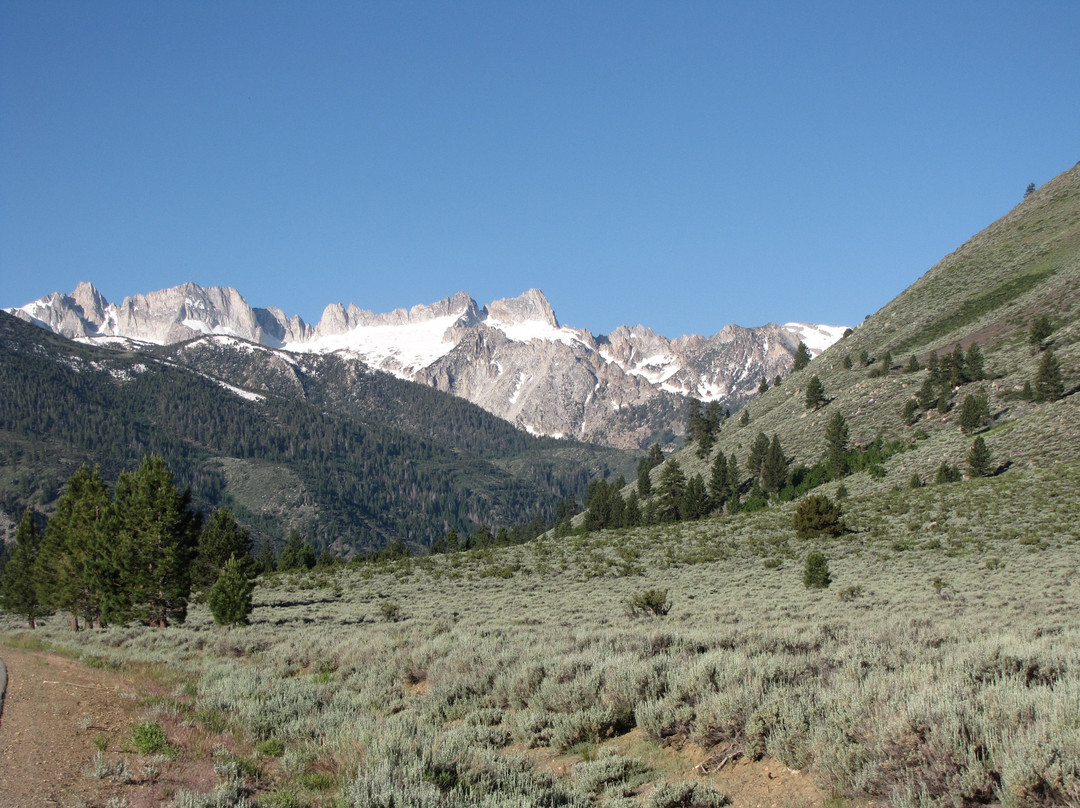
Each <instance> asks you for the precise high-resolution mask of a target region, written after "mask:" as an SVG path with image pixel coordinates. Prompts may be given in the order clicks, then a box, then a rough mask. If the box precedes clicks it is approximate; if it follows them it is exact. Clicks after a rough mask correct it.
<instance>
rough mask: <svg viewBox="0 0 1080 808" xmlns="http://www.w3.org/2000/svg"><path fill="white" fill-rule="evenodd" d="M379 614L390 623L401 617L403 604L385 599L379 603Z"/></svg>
mask: <svg viewBox="0 0 1080 808" xmlns="http://www.w3.org/2000/svg"><path fill="white" fill-rule="evenodd" d="M379 614H381V615H382V619H383V620H385V621H386V622H388V623H392V622H396V621H397V620H399V619H401V606H400V605H399V604H397V603H395V602H394V601H392V600H384V601H383V602H382V603H380V604H379Z"/></svg>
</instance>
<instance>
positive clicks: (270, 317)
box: [8, 283, 843, 448]
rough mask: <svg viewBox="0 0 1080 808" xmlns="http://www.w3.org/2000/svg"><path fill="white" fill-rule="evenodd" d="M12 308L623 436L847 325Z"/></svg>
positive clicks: (752, 383)
mask: <svg viewBox="0 0 1080 808" xmlns="http://www.w3.org/2000/svg"><path fill="white" fill-rule="evenodd" d="M8 311H9V312H10V313H13V314H15V315H16V316H18V317H20V318H22V319H25V320H27V321H30V322H34V323H36V324H38V325H40V326H42V327H43V328H47V329H49V330H51V331H54V332H56V333H59V334H63V335H64V336H67V337H70V338H72V339H78V340H82V341H89V342H95V341H105V342H110V343H115V342H117V340H120V341H121V343H124V344H131V343H132V342H138V343H154V344H159V345H170V344H175V343H178V342H184V341H187V340H190V339H191V338H193V337H196V336H198V335H224V336H232V337H238V338H240V339H242V340H246V341H249V342H253V343H256V344H259V345H264V346H267V347H271V348H282V349H286V350H288V351H290V352H294V353H316V354H329V353H337V354H341V355H343V356H349V357H355V358H358V359H360V360H362V361H363V362H365V363H366V364H368V365H369V366H371V367H373V368H377V369H380V370H385V371H387V372H389V373H392V374H394V375H395V376H398V377H399V378H403V379H409V380H413V381H418V382H422V383H424V384H427V385H429V386H432V387H436V388H438V389H440V390H443V391H445V392H449V393H453V394H454V395H456V396H459V397H461V398H465V399H467V400H469V401H472V402H473V403H476V404H479V405H480V406H482V407H483V408H484V409H486V410H488V411H489V412H491V413H494V414H495V415H498V416H499V417H501V418H505V419H506V420H508V421H511V422H513V423H515V424H517V425H518V426H519V427H521V428H523V429H525V430H527V431H529V432H532V433H533V434H537V435H550V436H556V437H563V436H565V437H573V438H577V439H581V440H588V441H592V442H597V443H604V444H607V445H611V446H621V447H626V448H639V447H642V446H645V445H647V444H649V443H650V442H652V441H654V440H657V439H659V440H661V441H662V442H670V441H671V439H672V438H673V437H674V436H675V435H676V434H681V432H682V429H683V421H684V418H683V411H684V407H685V401H686V398H687V397H695V398H699V399H703V400H707V401H712V400H718V401H721V402H722V403H723V404H725V405H726V406H728V407H732V408H734V407H737V406H739V404H741V403H742V402H743V401H744V400H746V398H748V397H749V396H750V395H752V394H753V393H754V391H756V389H757V386H758V383H759V381H760V379H761V377H762V376H763V375H764V376H766V377H768V378H770V379H771V378H773V377H775V376H777V375H780V374H784V373H786V372H787V371H788V370H789V369H790V367H791V362H792V356H793V355H794V352H795V349H796V347H797V344H798V342H799V340H800V339H804V340H805V341H806V342H807V344H808V345H809V346H810V348H811V350H812V351H813V352H814V353H817V352H820V351H821V350H823V349H824V348H825V347H827V346H828V345H829V344H831V343H832V342H834V341H835V340H836V339H837V338H839V335H840V334H841V333H842V331H843V328H842V327H836V326H815V325H807V324H801V323H789V324H787V325H784V326H778V325H775V324H769V325H766V326H762V327H760V328H742V327H740V326H735V325H729V326H726V327H725V328H724V329H722V330H721V331H720V332H719V333H717V334H715V335H714V336H712V337H708V338H706V337H700V336H690V337H681V338H679V339H675V340H670V339H667V338H666V337H663V336H660V335H658V334H655V333H653V332H652V331H651V330H649V329H647V328H643V327H642V326H635V327H633V328H627V327H626V326H620V327H619V328H617V329H615V331H613V332H612V333H611V334H609V335H606V336H603V335H602V336H594V335H593V334H591V333H590V332H588V331H586V330H584V329H577V328H571V327H569V326H565V325H560V324H559V321H558V319H557V318H556V317H555V312H554V311H553V310H552V308H551V305H550V304H549V303H548V301H547V299H546V298H545V297H544V295H543V293H542V292H540V291H539V290H537V289H531V290H529V291H528V292H525V293H524V294H522V295H521V296H519V297H517V298H512V299H504V300H496V301H493V302H492V303H489V304H488V305H487V306H484V307H482V308H481V307H480V306H479V305H477V303H476V301H474V300H473V299H472V298H471V297H469V296H468V295H466V294H464V293H459V294H457V295H454V296H453V297H449V298H446V299H444V300H441V301H438V302H437V303H434V304H431V305H421V306H414V307H413V308H411V309H407V310H406V309H398V310H396V311H393V312H389V313H385V314H375V313H373V312H370V311H365V310H363V309H359V308H357V307H356V306H353V305H350V306H348V307H347V308H346V307H344V306H342V305H340V304H332V305H330V306H327V307H326V309H325V311H324V312H323V315H322V318H321V319H320V321H319V323H318V324H317V325H316V326H314V327H311V326H309V325H307V324H305V323H304V322H303V321H302V320H301V319H300V318H298V317H292V318H289V317H287V316H286V315H285V314H284V313H283V312H282V311H281V310H279V309H273V308H271V309H258V308H251V307H250V306H248V305H247V303H246V302H245V301H244V299H243V297H241V296H240V294H239V293H238V292H237V291H236V290H234V289H230V288H223V287H211V288H206V289H204V288H202V287H200V286H197V285H196V284H193V283H187V284H184V285H182V286H178V287H175V288H173V289H164V290H161V291H158V292H151V293H149V294H145V295H135V296H134V297H131V298H125V299H124V301H123V302H122V303H120V304H119V305H115V304H111V303H109V302H107V301H106V300H105V299H104V298H103V297H102V296H101V295H100V294H99V293H98V291H97V290H96V289H94V287H93V286H91V285H90V284H88V283H83V284H80V285H79V286H78V288H77V289H76V290H75V291H74V292H73V293H72V294H71V295H62V294H58V293H57V294H52V295H49V296H48V297H45V298H42V299H40V300H38V301H34V302H33V303H29V304H27V305H25V306H22V307H21V308H18V309H9V310H8ZM237 347H238V349H239V350H244V348H243V347H242V346H240V345H239V344H237Z"/></svg>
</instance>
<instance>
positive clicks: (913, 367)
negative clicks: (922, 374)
mask: <svg viewBox="0 0 1080 808" xmlns="http://www.w3.org/2000/svg"><path fill="white" fill-rule="evenodd" d="M920 370H922V365H920V364H919V360H918V359H917V358H916V356H915V354H912V355H911V358H910V359H909V360H908V363H907V367H906V368H904V372H905V373H918V372H919V371H920Z"/></svg>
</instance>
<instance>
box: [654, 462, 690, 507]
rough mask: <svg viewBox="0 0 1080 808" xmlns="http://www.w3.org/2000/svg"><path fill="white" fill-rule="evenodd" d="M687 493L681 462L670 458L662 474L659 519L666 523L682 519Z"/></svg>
mask: <svg viewBox="0 0 1080 808" xmlns="http://www.w3.org/2000/svg"><path fill="white" fill-rule="evenodd" d="M685 493H686V475H685V474H683V470H682V467H681V466H680V465H679V461H677V460H676V459H675V458H670V459H669V460H668V461H667V462H666V463H665V464H664V468H663V471H662V472H661V473H660V504H659V514H658V515H659V517H660V518H661V519H663V520H664V521H666V522H678V521H679V520H680V519H682V506H683V495H684V494H685Z"/></svg>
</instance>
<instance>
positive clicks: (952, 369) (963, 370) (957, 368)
mask: <svg viewBox="0 0 1080 808" xmlns="http://www.w3.org/2000/svg"><path fill="white" fill-rule="evenodd" d="M968 381H969V379H968V375H967V362H966V361H965V360H964V349H963V348H961V347H960V343H959V342H958V343H956V345H954V346H953V352H952V356H951V357H950V361H949V384H950V385H952V386H953V387H960V386H961V385H963V384H966V383H967V382H968Z"/></svg>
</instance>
